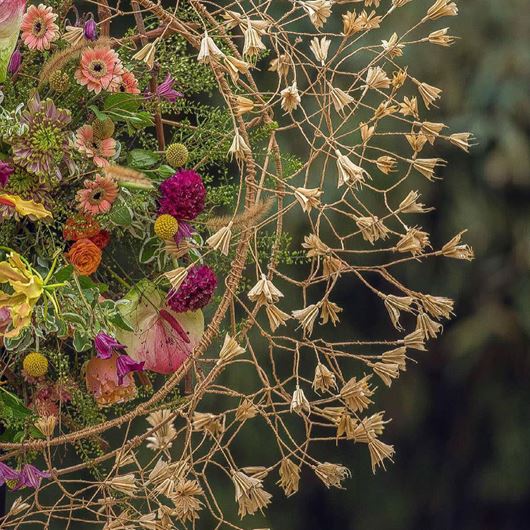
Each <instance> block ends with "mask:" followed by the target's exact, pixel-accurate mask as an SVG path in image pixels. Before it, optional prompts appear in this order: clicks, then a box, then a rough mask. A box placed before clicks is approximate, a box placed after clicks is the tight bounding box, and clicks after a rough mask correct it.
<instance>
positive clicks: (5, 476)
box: [0, 462, 19, 486]
mask: <svg viewBox="0 0 530 530" xmlns="http://www.w3.org/2000/svg"><path fill="white" fill-rule="evenodd" d="M18 478H19V473H18V471H15V470H14V469H12V468H10V467H9V466H8V465H7V464H4V463H3V462H0V486H3V485H4V484H5V481H6V480H18Z"/></svg>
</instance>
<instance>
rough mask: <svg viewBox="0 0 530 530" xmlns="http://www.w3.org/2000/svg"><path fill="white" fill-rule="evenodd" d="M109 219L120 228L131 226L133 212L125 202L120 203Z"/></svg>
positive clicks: (114, 208)
mask: <svg viewBox="0 0 530 530" xmlns="http://www.w3.org/2000/svg"><path fill="white" fill-rule="evenodd" d="M109 219H110V220H111V221H112V222H113V223H114V224H115V225H118V226H130V225H131V224H132V220H133V217H132V211H131V209H130V208H129V207H128V206H127V205H126V204H125V202H123V201H120V202H119V203H117V204H115V205H114V207H113V208H112V210H111V211H110V214H109Z"/></svg>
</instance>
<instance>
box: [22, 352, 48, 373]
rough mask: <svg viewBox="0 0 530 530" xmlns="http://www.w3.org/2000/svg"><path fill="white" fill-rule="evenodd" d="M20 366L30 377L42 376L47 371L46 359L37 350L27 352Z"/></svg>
mask: <svg viewBox="0 0 530 530" xmlns="http://www.w3.org/2000/svg"><path fill="white" fill-rule="evenodd" d="M22 366H23V367H24V371H25V372H26V374H27V375H29V376H31V377H42V376H43V375H46V374H47V373H48V359H47V358H46V357H45V356H44V355H42V353H39V352H32V353H28V354H27V355H26V357H24V360H23V361H22Z"/></svg>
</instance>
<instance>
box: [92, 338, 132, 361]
mask: <svg viewBox="0 0 530 530" xmlns="http://www.w3.org/2000/svg"><path fill="white" fill-rule="evenodd" d="M94 348H96V351H97V352H98V357H99V358H100V359H110V358H111V357H112V354H113V353H114V352H115V351H119V350H125V348H126V347H125V346H124V345H123V344H121V343H120V342H118V341H117V340H116V339H115V338H114V337H111V336H110V335H107V333H104V332H103V331H100V332H99V333H98V334H97V335H96V337H95V338H94Z"/></svg>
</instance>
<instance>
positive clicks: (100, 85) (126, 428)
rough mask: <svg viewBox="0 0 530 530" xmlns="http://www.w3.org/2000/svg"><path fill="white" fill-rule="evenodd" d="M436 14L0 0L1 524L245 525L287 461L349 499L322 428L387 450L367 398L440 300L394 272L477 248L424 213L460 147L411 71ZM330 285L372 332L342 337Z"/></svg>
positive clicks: (440, 33) (415, 345)
mask: <svg viewBox="0 0 530 530" xmlns="http://www.w3.org/2000/svg"><path fill="white" fill-rule="evenodd" d="M433 1H434V3H433ZM84 4H86V3H84ZM412 4H414V8H413V9H412V10H410V8H411V7H412ZM6 7H8V8H9V14H7V13H3V10H4V11H5V9H6ZM82 8H83V9H90V12H89V13H81V9H82ZM39 10H40V11H39ZM420 12H421V15H420V16H419V17H417V16H416V15H417V14H418V13H420ZM17 13H19V15H20V16H18V15H17ZM457 13H458V9H457V6H456V4H455V3H454V2H452V1H450V0H364V1H363V0H335V1H331V0H306V1H301V0H282V1H279V0H274V1H273V0H249V1H246V0H228V1H225V2H220V1H217V0H212V1H209V0H186V1H180V0H173V1H171V2H170V1H168V2H161V3H160V2H159V3H156V2H153V1H151V0H133V1H130V2H129V1H122V0H112V1H108V2H107V1H102V0H93V1H91V2H88V8H87V5H83V6H81V5H79V6H76V2H72V1H71V0H70V1H68V0H62V1H59V0H54V1H49V2H46V5H39V6H37V5H36V4H35V5H32V6H31V7H29V6H26V5H25V1H24V0H0V22H1V21H9V17H11V16H15V18H16V16H18V26H17V27H16V35H15V37H14V38H11V37H10V36H9V34H6V35H4V34H2V31H3V30H2V29H1V28H0V46H5V49H7V50H8V52H7V53H8V59H5V60H4V59H2V60H1V61H0V67H2V65H3V63H5V65H4V66H6V65H7V63H8V62H9V68H8V70H9V75H10V77H9V76H8V78H7V80H6V82H5V84H4V85H3V87H2V92H3V100H4V101H3V103H2V105H3V107H0V112H1V113H2V120H3V121H2V125H1V126H0V139H1V143H0V154H1V155H2V156H0V237H1V241H0V243H1V247H0V251H1V252H2V254H1V255H0V311H3V312H2V313H0V332H1V333H2V334H3V343H4V348H3V350H2V353H1V355H0V373H1V374H2V386H1V387H0V397H1V398H2V401H0V405H1V408H0V412H1V415H0V420H1V422H2V425H3V426H4V429H5V432H4V434H3V436H2V438H1V440H2V441H0V450H1V451H2V452H1V453H0V481H1V482H6V483H7V485H8V487H9V489H10V490H13V491H12V492H11V493H10V494H9V498H10V499H11V502H10V505H9V507H8V513H7V515H6V516H5V517H4V518H3V519H2V520H1V523H0V528H2V529H4V528H5V529H19V528H21V529H24V528H28V529H30V528H31V529H37V528H46V529H53V530H55V529H71V528H74V527H75V526H76V525H79V524H83V525H87V526H86V527H87V528H88V527H95V528H102V529H105V530H122V529H123V530H133V529H138V530H139V529H146V530H163V529H172V528H225V527H226V528H233V529H239V528H241V529H242V528H247V527H248V526H244V527H243V526H241V525H242V524H245V525H247V524H248V523H247V521H246V518H247V517H248V518H252V517H253V516H259V514H260V512H261V513H264V514H265V516H266V511H267V507H268V505H269V504H270V503H271V502H275V501H276V502H281V501H280V498H281V496H282V495H285V496H291V495H293V494H295V493H296V492H297V491H298V490H299V488H303V484H302V481H301V472H302V470H306V472H307V471H309V472H310V473H313V474H314V476H315V477H317V478H318V479H319V480H320V481H321V482H322V484H323V486H324V487H327V488H330V487H336V488H342V487H345V486H346V479H347V478H348V477H349V475H350V471H349V470H348V469H347V468H346V467H345V466H343V465H342V464H341V463H340V457H341V453H340V449H339V448H338V447H337V445H338V442H339V441H341V442H342V443H341V445H340V447H347V448H348V449H349V447H350V444H354V443H355V444H356V447H355V449H354V450H357V451H365V450H366V458H367V459H368V458H369V459H370V461H371V466H372V470H373V471H374V472H375V471H376V469H377V468H378V467H383V468H384V467H385V465H386V464H387V463H388V462H389V461H390V462H391V461H392V459H393V457H394V452H395V449H394V446H393V445H392V444H391V443H389V442H390V440H388V439H387V438H386V436H385V432H384V431H385V426H386V424H387V423H388V421H390V418H388V417H387V416H385V412H384V411H382V410H380V408H378V406H377V387H378V386H381V385H386V386H391V385H392V384H397V382H396V380H397V379H398V378H399V376H400V373H401V372H403V371H404V370H406V368H407V365H408V364H409V362H410V361H413V360H414V361H415V358H416V353H417V352H418V351H425V350H427V346H428V342H429V341H430V340H433V339H436V337H437V336H438V335H439V334H440V333H441V332H442V330H443V328H442V326H443V322H444V321H445V320H447V319H450V318H451V316H452V315H453V302H452V300H451V299H449V298H446V297H444V296H439V295H438V294H428V293H424V292H420V291H418V290H416V289H418V286H415V285H413V281H412V282H411V283H412V284H411V285H406V284H405V283H404V281H403V279H402V277H403V276H404V274H403V271H404V270H405V271H407V270H408V269H410V270H412V271H417V269H418V267H421V264H422V263H424V262H425V261H427V260H433V259H450V258H453V259H459V260H470V259H472V258H473V251H472V249H471V248H470V247H469V246H468V245H467V244H466V243H465V242H464V241H463V233H464V232H461V233H459V234H455V235H454V237H453V238H452V239H451V240H450V241H447V242H446V243H445V244H444V245H443V246H441V247H440V248H435V247H433V245H431V243H430V235H429V233H428V232H427V231H426V230H425V229H424V228H422V226H421V219H422V216H423V217H425V215H426V214H428V213H429V212H430V211H431V210H432V208H429V207H428V206H426V205H424V204H422V202H420V193H419V192H418V191H416V190H418V189H419V188H421V187H422V186H424V185H428V186H435V185H436V181H437V179H438V176H437V175H436V173H437V172H438V171H441V170H440V168H442V167H443V166H445V161H444V160H443V159H441V158H439V157H437V156H436V151H437V146H438V145H439V144H441V143H444V142H445V143H449V144H452V145H453V146H454V147H455V148H460V149H463V150H464V151H468V149H469V147H470V144H471V143H472V137H471V135H470V134H469V133H460V132H451V131H449V130H448V127H447V126H446V125H445V124H443V123H436V122H431V121H428V111H429V109H431V107H433V106H436V105H437V104H438V103H439V102H440V101H441V96H442V90H441V89H440V88H437V87H435V86H432V85H430V84H429V83H428V82H427V81H428V80H427V81H426V80H420V79H417V78H416V77H414V65H413V64H407V63H406V60H407V56H408V55H409V50H411V49H412V48H416V47H430V46H450V45H451V44H452V43H453V42H454V40H455V37H452V36H451V35H450V33H449V30H448V28H447V27H445V25H444V24H443V23H442V24H440V21H442V22H445V18H446V17H452V16H455V15H457ZM2 17H4V18H2ZM20 23H21V24H22V26H21V28H20V34H19V27H20ZM7 26H8V23H7V22H6V23H5V27H6V28H7ZM43 28H44V29H43ZM13 50H15V51H13ZM0 51H2V53H3V51H5V50H4V48H1V49H0ZM17 54H18V55H21V54H22V56H23V59H22V61H20V57H18V56H17ZM17 57H18V58H17ZM17 60H18V63H17ZM6 68H7V66H6ZM168 72H169V73H168ZM166 74H167V77H166ZM105 83H106V84H105ZM175 88H176V89H178V90H179V91H180V92H182V93H178V92H177V91H176V90H175ZM79 102H81V104H80V103H79ZM64 109H68V110H64ZM43 115H45V116H46V118H45V119H44V118H42V116H43ZM39 120H40V121H39ZM49 123H52V124H53V125H54V128H53V129H47V128H46V127H47V126H48V124H49ZM74 123H75V124H76V126H75V127H74V128H73V129H71V127H72V126H73V124H74ZM67 124H68V125H67ZM69 127H70V129H68V128H69ZM63 129H64V130H65V132H64V135H62V134H63V133H62V132H61V131H62V130H63ZM66 129H68V130H69V131H70V132H68V133H67V132H66ZM61 135H62V136H61ZM53 150H55V151H53ZM52 151H53V156H52V155H49V153H50V152H52ZM57 153H60V154H59V155H58V156H57ZM48 155H49V156H48ZM51 174H53V177H51V176H50V175H51ZM199 175H201V176H202V178H201V176H199ZM4 176H5V177H4ZM4 181H5V182H4ZM105 200H106V201H107V202H105ZM183 212H184V213H183ZM298 233H301V234H302V236H301V239H300V240H298V236H297V234H298ZM109 238H110V243H109ZM107 245H108V246H107ZM103 249H104V250H103ZM407 277H410V275H407ZM216 284H217V288H216V289H215V285H216ZM344 286H348V289H350V290H351V289H353V288H354V289H356V290H358V291H359V292H363V293H364V292H366V293H368V294H369V295H370V296H372V295H373V296H374V297H375V298H376V299H378V300H379V302H380V304H379V307H380V312H379V313H376V314H374V315H372V317H371V318H372V319H373V320H374V321H375V322H377V326H374V328H376V329H377V330H380V331H378V336H375V337H367V336H364V335H363V336H359V337H352V339H351V340H345V339H344V337H345V336H346V333H345V332H342V333H341V326H343V325H344V324H343V323H342V322H346V321H348V320H351V318H350V317H349V316H348V315H347V311H346V310H343V309H342V308H341V307H339V305H338V304H337V303H336V300H337V298H339V296H337V293H339V292H340V290H341V289H342V288H344ZM352 286H353V287H352ZM213 289H215V292H214V290H213ZM212 297H213V298H212ZM292 307H294V308H295V309H294V310H291V309H292ZM203 313H204V314H203ZM341 321H342V322H341ZM0 337H1V335H0ZM0 340H1V339H0ZM0 344H1V342H0ZM249 433H250V434H249ZM252 435H253V436H252ZM249 439H252V440H254V443H257V440H260V442H259V443H260V445H266V446H267V451H266V452H265V453H263V454H264V456H260V455H261V453H262V450H261V448H255V449H256V451H250V452H249V451H248V450H244V451H243V450H241V447H242V444H243V443H244V442H243V441H244V440H249ZM323 448H324V449H323ZM251 449H253V448H251ZM258 449H259V450H258ZM323 451H325V454H326V455H329V456H327V457H326V458H325V459H322V458H321V456H320V455H322V453H323ZM256 455H257V456H256ZM254 458H256V460H254ZM18 490H20V492H19V493H18ZM226 491H230V495H227V494H226V493H225V492H226ZM17 493H18V494H17ZM232 499H235V503H234V502H233V501H232ZM236 512H238V515H236ZM240 518H245V521H244V523H242V522H240ZM260 521H261V522H263V519H260ZM257 524H258V525H259V524H260V523H259V522H258V523H257ZM83 528H84V526H83Z"/></svg>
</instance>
